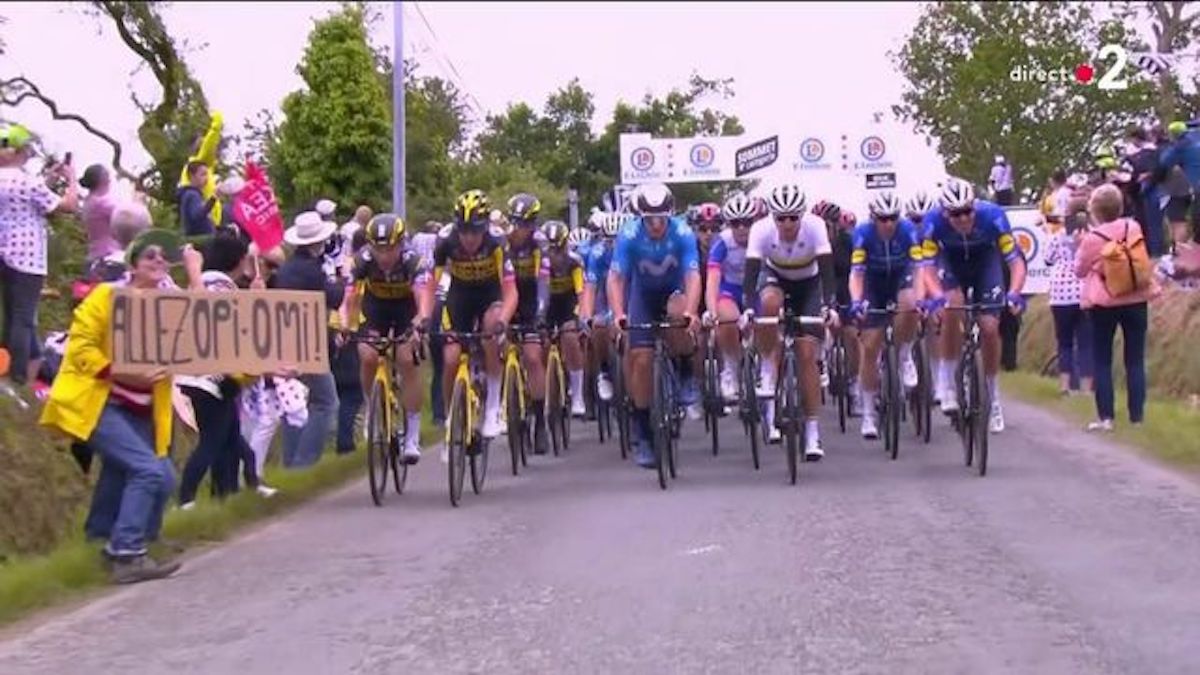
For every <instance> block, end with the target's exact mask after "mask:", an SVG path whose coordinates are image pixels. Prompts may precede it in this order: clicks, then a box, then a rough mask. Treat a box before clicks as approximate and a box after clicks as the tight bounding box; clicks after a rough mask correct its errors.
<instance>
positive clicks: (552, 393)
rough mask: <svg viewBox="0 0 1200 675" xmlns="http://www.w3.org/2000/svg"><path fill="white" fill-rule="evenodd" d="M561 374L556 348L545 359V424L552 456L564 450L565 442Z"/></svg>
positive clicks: (560, 363)
mask: <svg viewBox="0 0 1200 675" xmlns="http://www.w3.org/2000/svg"><path fill="white" fill-rule="evenodd" d="M562 382H563V376H562V360H561V359H559V357H558V350H557V349H554V350H551V351H550V355H549V357H547V359H546V400H545V405H546V426H548V427H549V428H550V447H551V449H552V450H553V451H554V456H555V457H557V456H558V453H559V450H565V449H566V447H565V442H564V440H563V429H564V428H565V426H564V423H563V400H564V397H563V394H562V391H563V385H562Z"/></svg>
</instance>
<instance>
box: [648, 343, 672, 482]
mask: <svg viewBox="0 0 1200 675" xmlns="http://www.w3.org/2000/svg"><path fill="white" fill-rule="evenodd" d="M664 361H665V359H663V358H661V357H657V356H656V357H655V359H654V369H653V370H654V372H653V375H652V376H653V377H654V391H653V394H652V396H653V397H652V398H651V400H650V407H651V410H650V423H651V425H652V426H653V427H654V432H653V435H654V458H655V460H656V462H655V464H656V468H657V469H658V486H659V487H660V488H662V489H664V490H666V489H667V475H668V473H669V472H670V468H669V466H668V463H669V462H670V454H671V441H672V438H671V416H672V413H671V409H670V405H671V387H672V382H671V374H670V372H669V370H668V368H669V366H667V365H665V364H664V363H663V362H664Z"/></svg>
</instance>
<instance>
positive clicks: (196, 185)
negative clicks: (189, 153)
mask: <svg viewBox="0 0 1200 675" xmlns="http://www.w3.org/2000/svg"><path fill="white" fill-rule="evenodd" d="M187 175H188V180H189V183H188V184H187V185H185V186H182V187H180V188H179V190H178V191H177V192H176V195H177V196H178V197H179V222H180V223H181V224H182V225H183V234H184V235H185V236H187V237H203V236H210V235H212V233H213V232H215V231H216V229H217V228H216V225H215V224H214V223H213V214H214V213H216V210H215V207H216V206H217V195H216V194H215V193H214V194H213V195H212V196H211V197H208V198H205V196H204V192H203V190H204V186H205V185H207V184H208V183H209V170H208V165H207V164H205V163H203V162H188V165H187Z"/></svg>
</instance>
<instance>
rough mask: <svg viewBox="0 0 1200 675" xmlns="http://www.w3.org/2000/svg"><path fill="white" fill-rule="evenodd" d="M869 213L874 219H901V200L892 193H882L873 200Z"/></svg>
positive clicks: (868, 205)
mask: <svg viewBox="0 0 1200 675" xmlns="http://www.w3.org/2000/svg"><path fill="white" fill-rule="evenodd" d="M867 211H868V212H869V213H870V214H871V217H872V218H899V217H900V199H899V198H897V197H896V195H894V194H892V193H891V192H880V193H879V194H876V195H875V196H874V197H872V198H871V202H870V203H869V204H867Z"/></svg>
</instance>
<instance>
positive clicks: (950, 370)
mask: <svg viewBox="0 0 1200 675" xmlns="http://www.w3.org/2000/svg"><path fill="white" fill-rule="evenodd" d="M938 370H940V371H941V379H942V390H943V391H951V390H953V389H954V364H953V363H951V362H950V361H942V367H941V368H939V369H938Z"/></svg>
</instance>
